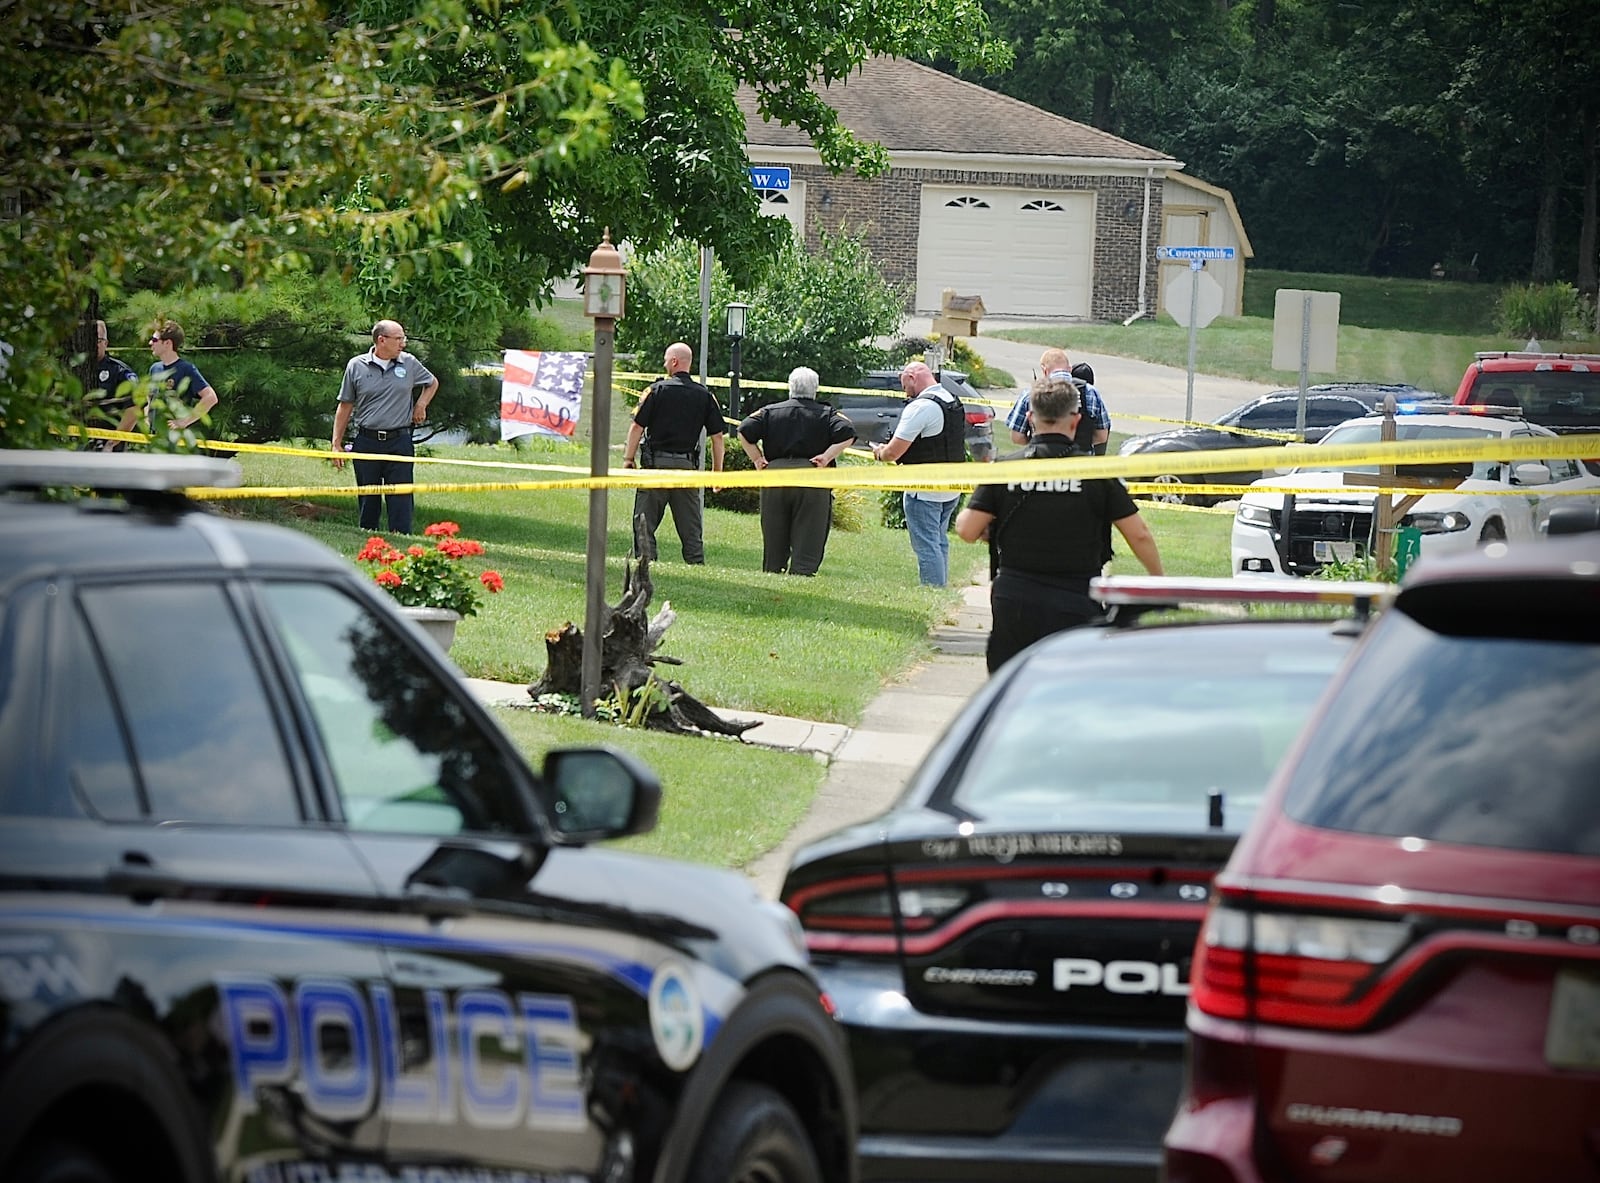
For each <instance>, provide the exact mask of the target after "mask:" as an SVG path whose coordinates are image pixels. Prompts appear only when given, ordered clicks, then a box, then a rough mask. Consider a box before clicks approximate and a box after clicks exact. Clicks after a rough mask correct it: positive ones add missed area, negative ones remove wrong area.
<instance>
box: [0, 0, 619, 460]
mask: <svg viewBox="0 0 1600 1183" xmlns="http://www.w3.org/2000/svg"><path fill="white" fill-rule="evenodd" d="M487 7H488V8H490V9H493V10H495V11H499V9H498V7H497V6H494V5H488V6H487ZM479 11H482V9H480V8H479V7H478V6H477V5H474V4H468V3H464V2H463V0H416V2H415V3H408V4H407V6H406V12H405V19H404V20H397V21H395V22H394V23H392V24H389V25H386V26H385V25H371V24H362V23H360V22H356V21H349V20H330V19H328V14H327V13H325V12H324V11H322V10H321V8H320V7H319V5H318V3H317V2H316V0H217V2H214V3H209V4H204V5H197V4H188V3H183V2H182V0H154V2H153V3H149V2H145V0H140V2H139V3H133V0H34V2H32V3H28V4H10V5H3V6H0V69H3V71H4V74H5V77H6V78H7V81H8V84H9V85H8V87H7V91H8V99H9V103H8V109H7V112H6V114H5V116H4V119H3V122H0V190H5V191H8V192H9V193H10V194H12V195H14V196H16V197H17V198H18V199H19V200H20V203H21V210H22V216H21V218H20V219H19V221H18V223H17V226H16V235H15V239H14V241H12V242H8V243H7V247H6V250H5V251H4V252H0V339H4V340H7V341H9V342H10V343H11V344H12V345H13V346H14V347H15V349H16V356H15V358H14V359H13V363H12V371H13V373H12V380H11V383H10V385H9V386H7V387H5V388H0V420H3V422H4V427H3V428H0V431H3V432H4V436H3V438H4V439H5V441H6V442H8V443H12V444H18V443H30V444H37V443H40V442H43V441H44V440H45V439H46V438H47V437H46V432H47V431H48V430H49V428H50V427H52V426H53V425H55V424H57V423H59V422H61V421H62V419H63V418H64V416H65V414H66V406H67V405H69V404H70V402H72V401H75V390H76V388H75V387H74V386H73V385H71V384H69V383H67V382H65V381H64V379H65V378H66V377H67V373H66V371H67V368H68V367H69V366H71V365H74V364H76V365H79V366H81V365H82V363H83V358H84V357H85V355H87V354H88V353H89V352H90V347H91V346H92V337H90V336H89V332H88V329H89V327H90V326H88V325H87V323H86V317H88V318H92V317H93V316H94V315H95V314H96V311H97V307H98V302H99V300H100V299H102V298H110V297H114V296H117V295H119V294H120V292H121V291H122V289H123V287H124V284H125V281H126V278H127V277H128V276H129V274H130V272H132V271H133V270H134V269H135V268H136V267H138V268H142V269H144V271H145V272H146V274H147V276H148V277H153V278H155V279H156V280H158V281H160V282H162V283H164V284H176V283H180V282H183V281H194V280H198V279H210V278H225V277H230V276H231V277H238V278H239V279H240V280H241V281H249V280H253V279H254V278H256V277H257V276H259V275H260V274H262V273H264V272H270V271H271V270H274V269H279V268H284V267H294V266H300V265H304V264H305V263H307V262H308V261H310V260H311V259H313V258H314V257H318V256H320V257H321V259H322V261H323V262H324V263H326V262H331V261H334V260H333V258H332V250H333V248H335V247H337V246H339V245H342V244H343V243H344V242H345V241H346V239H345V237H344V236H346V235H353V236H355V238H356V240H357V241H358V242H359V244H360V245H361V246H362V247H364V248H365V249H368V250H379V249H383V250H397V251H400V252H405V251H406V250H408V249H409V248H411V247H414V246H416V245H418V243H419V241H420V237H421V236H422V235H423V234H425V233H429V232H437V231H439V230H441V229H442V228H443V227H444V226H445V225H446V224H447V223H448V221H449V220H450V218H451V216H452V213H453V211H456V210H458V209H461V208H465V207H469V206H470V205H472V204H473V203H474V202H476V201H479V200H481V198H482V195H483V192H484V190H485V189H486V188H487V187H490V186H504V185H506V184H510V183H513V182H514V181H516V179H517V178H520V177H530V176H538V175H541V174H542V173H544V172H545V171H546V170H550V171H552V172H556V173H560V174H562V175H565V176H572V175H575V174H576V173H577V172H578V171H579V169H580V168H581V166H582V164H583V163H584V162H586V161H588V160H590V159H592V158H593V157H594V156H595V155H596V154H597V153H598V152H600V150H601V149H603V148H604V147H605V146H606V145H607V144H608V142H609V138H610V133H611V130H612V127H613V125H614V123H615V121H616V120H617V119H618V118H620V117H624V116H630V115H637V114H639V112H640V109H641V108H640V103H639V90H638V86H637V84H636V83H634V82H633V81H632V80H631V79H630V78H629V77H628V75H627V72H626V70H625V69H624V68H623V67H621V66H620V64H618V63H615V62H611V63H606V62H604V61H602V60H601V59H600V57H599V56H598V55H597V54H595V53H594V52H593V51H592V50H590V49H589V48H588V47H587V46H586V45H584V44H583V43H581V42H575V41H573V42H569V41H563V40H562V39H561V38H560V37H559V36H558V35H557V34H556V32H555V30H554V28H553V26H552V25H551V24H550V22H549V21H548V20H543V19H540V18H539V16H538V15H537V14H535V13H534V12H532V10H531V6H529V10H528V11H526V12H524V11H522V10H520V9H519V10H518V11H517V12H515V13H512V14H506V13H501V15H500V17H499V18H498V19H497V20H495V21H493V22H476V21H474V20H472V19H470V18H469V13H473V12H479ZM434 52H444V53H448V54H450V55H451V56H457V55H472V56H473V57H474V58H476V59H477V60H478V61H479V62H480V63H482V64H483V66H484V68H485V69H486V70H488V71H490V72H492V73H493V74H494V75H495V76H496V77H498V78H499V79H500V80H501V82H502V86H501V87H500V88H498V89H497V90H496V92H495V94H494V101H492V102H488V103H480V102H476V101H472V100H469V99H468V98H467V97H466V96H463V95H459V94H456V95H452V94H446V93H441V92H439V91H436V90H434V89H432V88H430V87H429V86H427V85H425V84H421V83H414V82H413V83H408V82H406V81H405V80H403V79H401V78H399V77H397V76H396V75H397V74H398V73H400V71H397V70H395V69H393V68H391V63H396V62H402V63H403V62H408V61H417V60H423V59H425V58H426V57H427V56H428V55H429V54H430V53H434ZM474 98H476V96H474ZM524 122H528V123H532V124H536V125H537V126H538V128H539V131H540V134H539V135H538V136H537V137H535V139H534V142H531V143H530V142H529V141H527V140H526V139H524V140H522V141H521V142H519V143H518V144H517V145H516V147H515V148H513V147H512V146H511V145H510V144H508V143H507V129H508V128H510V127H512V126H513V125H516V126H519V127H520V126H521V125H522V124H523V123H524ZM358 187H364V191H365V194H366V196H367V199H368V200H367V201H366V202H365V203H364V204H352V203H347V202H345V201H343V200H342V198H343V196H344V195H345V194H347V193H350V192H352V191H355V190H356V189H358ZM435 245H437V244H435ZM437 256H438V251H437V250H434V251H431V252H429V253H428V254H427V255H426V256H422V257H426V258H429V259H432V258H436V257H437ZM403 257H404V258H405V259H406V262H407V263H408V264H409V265H415V259H413V258H411V257H409V256H403ZM340 261H342V260H340ZM81 376H82V375H81V374H80V375H79V377H80V378H81Z"/></svg>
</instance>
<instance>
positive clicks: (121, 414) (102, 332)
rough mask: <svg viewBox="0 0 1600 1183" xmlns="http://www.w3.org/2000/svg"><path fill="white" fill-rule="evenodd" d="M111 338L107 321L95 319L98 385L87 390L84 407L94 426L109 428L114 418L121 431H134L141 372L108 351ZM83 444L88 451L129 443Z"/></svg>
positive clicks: (118, 448)
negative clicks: (136, 396)
mask: <svg viewBox="0 0 1600 1183" xmlns="http://www.w3.org/2000/svg"><path fill="white" fill-rule="evenodd" d="M110 341H111V337H110V335H109V334H108V333H107V332H106V322H105V321H103V320H97V321H95V322H94V347H95V363H94V385H93V386H91V387H90V388H89V389H88V390H87V391H85V392H84V409H85V410H86V411H87V412H88V423H89V426H91V427H109V426H110V425H111V422H112V420H113V419H114V420H116V425H117V430H118V431H132V430H133V425H134V423H135V422H136V421H137V420H138V417H139V411H138V408H137V407H136V406H135V405H134V401H133V390H134V386H135V385H137V384H138V381H139V375H138V374H137V373H135V372H134V369H133V367H132V366H130V365H128V364H127V363H126V362H124V361H122V360H120V359H118V358H115V357H112V356H111V355H110V354H109V353H107V352H106V346H107V345H108V344H109V343H110ZM124 386H126V389H125V390H124V389H123V388H124ZM119 392H120V393H119ZM83 446H84V449H85V450H86V451H103V452H121V451H123V450H124V449H126V448H127V446H128V445H127V444H125V443H123V442H122V441H121V440H86V441H85V442H84V445H83Z"/></svg>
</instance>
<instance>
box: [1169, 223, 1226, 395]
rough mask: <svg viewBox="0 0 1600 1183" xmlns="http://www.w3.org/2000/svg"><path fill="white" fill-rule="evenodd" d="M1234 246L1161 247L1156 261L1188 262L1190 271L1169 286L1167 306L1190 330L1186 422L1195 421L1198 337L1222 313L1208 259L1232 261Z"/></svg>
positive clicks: (1219, 286)
mask: <svg viewBox="0 0 1600 1183" xmlns="http://www.w3.org/2000/svg"><path fill="white" fill-rule="evenodd" d="M1233 256H1234V250H1233V248H1232V247H1231V246H1158V247H1156V258H1158V259H1170V260H1187V261H1188V263H1189V271H1188V273H1187V274H1185V275H1179V276H1177V277H1176V278H1174V279H1173V280H1172V282H1170V283H1169V284H1167V287H1166V291H1165V292H1164V293H1163V295H1164V297H1165V298H1164V300H1163V303H1164V305H1165V307H1166V310H1167V315H1169V316H1171V317H1172V319H1173V320H1175V321H1177V322H1178V323H1179V324H1181V325H1187V326H1188V327H1189V380H1188V383H1187V396H1186V398H1185V399H1184V405H1183V418H1184V422H1186V423H1189V422H1193V421H1194V361H1195V334H1196V333H1198V332H1199V330H1201V329H1203V328H1205V327H1206V326H1207V325H1208V324H1210V323H1211V322H1212V321H1214V320H1216V319H1217V316H1218V315H1219V314H1220V313H1221V312H1222V285H1221V284H1219V283H1218V282H1217V281H1216V280H1214V279H1212V278H1211V277H1210V276H1209V275H1207V274H1206V273H1205V265H1206V260H1207V259H1218V260H1227V259H1232V258H1233Z"/></svg>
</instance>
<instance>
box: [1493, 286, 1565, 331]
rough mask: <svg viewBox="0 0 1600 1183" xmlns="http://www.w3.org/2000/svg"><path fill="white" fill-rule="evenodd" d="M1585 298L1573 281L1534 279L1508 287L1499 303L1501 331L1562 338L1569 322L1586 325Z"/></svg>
mask: <svg viewBox="0 0 1600 1183" xmlns="http://www.w3.org/2000/svg"><path fill="white" fill-rule="evenodd" d="M1584 311H1585V310H1584V305H1583V299H1582V297H1581V296H1580V295H1579V294H1578V290H1577V289H1576V288H1574V287H1573V286H1572V285H1571V284H1570V283H1543V284H1540V283H1533V284H1528V285H1527V286H1526V287H1508V288H1506V290H1505V291H1504V292H1502V293H1501V294H1500V302H1499V304H1498V306H1497V307H1496V313H1495V314H1496V316H1497V318H1498V320H1499V324H1500V331H1501V332H1502V333H1503V334H1504V335H1505V336H1507V337H1538V338H1540V339H1542V340H1549V341H1560V340H1561V339H1563V338H1564V337H1566V335H1567V329H1568V327H1569V326H1572V327H1575V328H1579V329H1580V330H1581V328H1582V326H1584V320H1585V317H1584Z"/></svg>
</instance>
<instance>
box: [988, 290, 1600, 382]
mask: <svg viewBox="0 0 1600 1183" xmlns="http://www.w3.org/2000/svg"><path fill="white" fill-rule="evenodd" d="M1281 287H1290V288H1301V289H1309V290H1313V291H1338V292H1340V316H1339V350H1338V372H1337V373H1335V374H1315V375H1313V376H1312V381H1313V382H1328V381H1347V382H1356V381H1366V382H1409V383H1411V384H1412V385H1414V386H1419V387H1421V388H1422V389H1424V390H1432V391H1437V392H1438V393H1440V394H1444V395H1451V394H1454V393H1455V389H1456V386H1457V384H1458V383H1459V382H1460V381H1461V375H1462V374H1463V373H1464V372H1465V370H1466V368H1467V366H1468V364H1469V363H1471V361H1472V356H1473V354H1474V353H1476V352H1478V351H1479V350H1490V349H1521V348H1522V347H1523V346H1524V345H1525V344H1526V341H1524V340H1520V339H1518V340H1512V339H1509V338H1505V337H1500V336H1497V335H1496V334H1495V330H1494V327H1493V326H1494V317H1493V307H1494V301H1495V299H1496V298H1497V297H1498V289H1496V288H1493V287H1491V286H1489V285H1485V284H1467V283H1448V282H1444V281H1440V282H1438V283H1434V282H1432V281H1429V280H1390V279H1371V278H1368V277H1363V276H1329V275H1301V274H1296V273H1290V272H1281V271H1259V272H1258V271H1254V270H1251V271H1247V272H1246V274H1245V300H1244V304H1245V309H1244V310H1245V315H1244V316H1240V317H1219V318H1218V319H1217V320H1215V321H1213V322H1212V323H1211V324H1210V325H1208V326H1206V327H1205V328H1203V329H1201V330H1200V331H1199V332H1198V333H1197V335H1196V337H1195V368H1196V370H1197V371H1198V372H1200V373H1205V374H1217V375H1221V376H1223V377H1228V378H1244V379H1248V380H1250V381H1254V382H1266V383H1270V384H1273V385H1279V386H1283V385H1292V384H1293V383H1294V382H1295V381H1296V380H1297V378H1298V374H1297V373H1296V372H1295V371H1289V370H1275V369H1273V368H1272V365H1271V362H1272V328H1273V326H1272V307H1273V297H1274V293H1275V292H1276V291H1277V290H1278V289H1279V288H1281ZM993 335H994V336H997V337H1005V338H1008V339H1010V340H1013V341H1030V342H1036V343H1038V344H1040V345H1060V346H1063V347H1065V348H1067V349H1068V350H1074V351H1076V350H1081V351H1084V352H1088V353H1108V354H1112V355H1114V356H1118V357H1132V358H1138V359H1139V360H1141V361H1149V362H1157V363H1159V364H1161V365H1168V366H1176V367H1178V368H1179V369H1183V368H1186V367H1187V366H1188V364H1189V330H1188V329H1186V328H1183V327H1182V326H1180V325H1178V324H1177V323H1176V322H1174V321H1172V320H1171V319H1169V318H1168V317H1166V316H1164V315H1163V316H1162V317H1160V318H1159V319H1155V320H1138V321H1135V322H1134V323H1133V324H1131V325H1126V326H1124V325H1121V324H1075V325H1056V326H1040V327H1037V328H1034V327H1029V328H1025V329H1005V330H997V331H996V332H995V333H994V334H993ZM1543 345H1544V347H1545V348H1546V349H1564V350H1566V351H1568V352H1577V353H1592V352H1595V351H1597V350H1600V340H1596V339H1594V338H1575V339H1573V340H1568V341H1545V342H1543Z"/></svg>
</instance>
